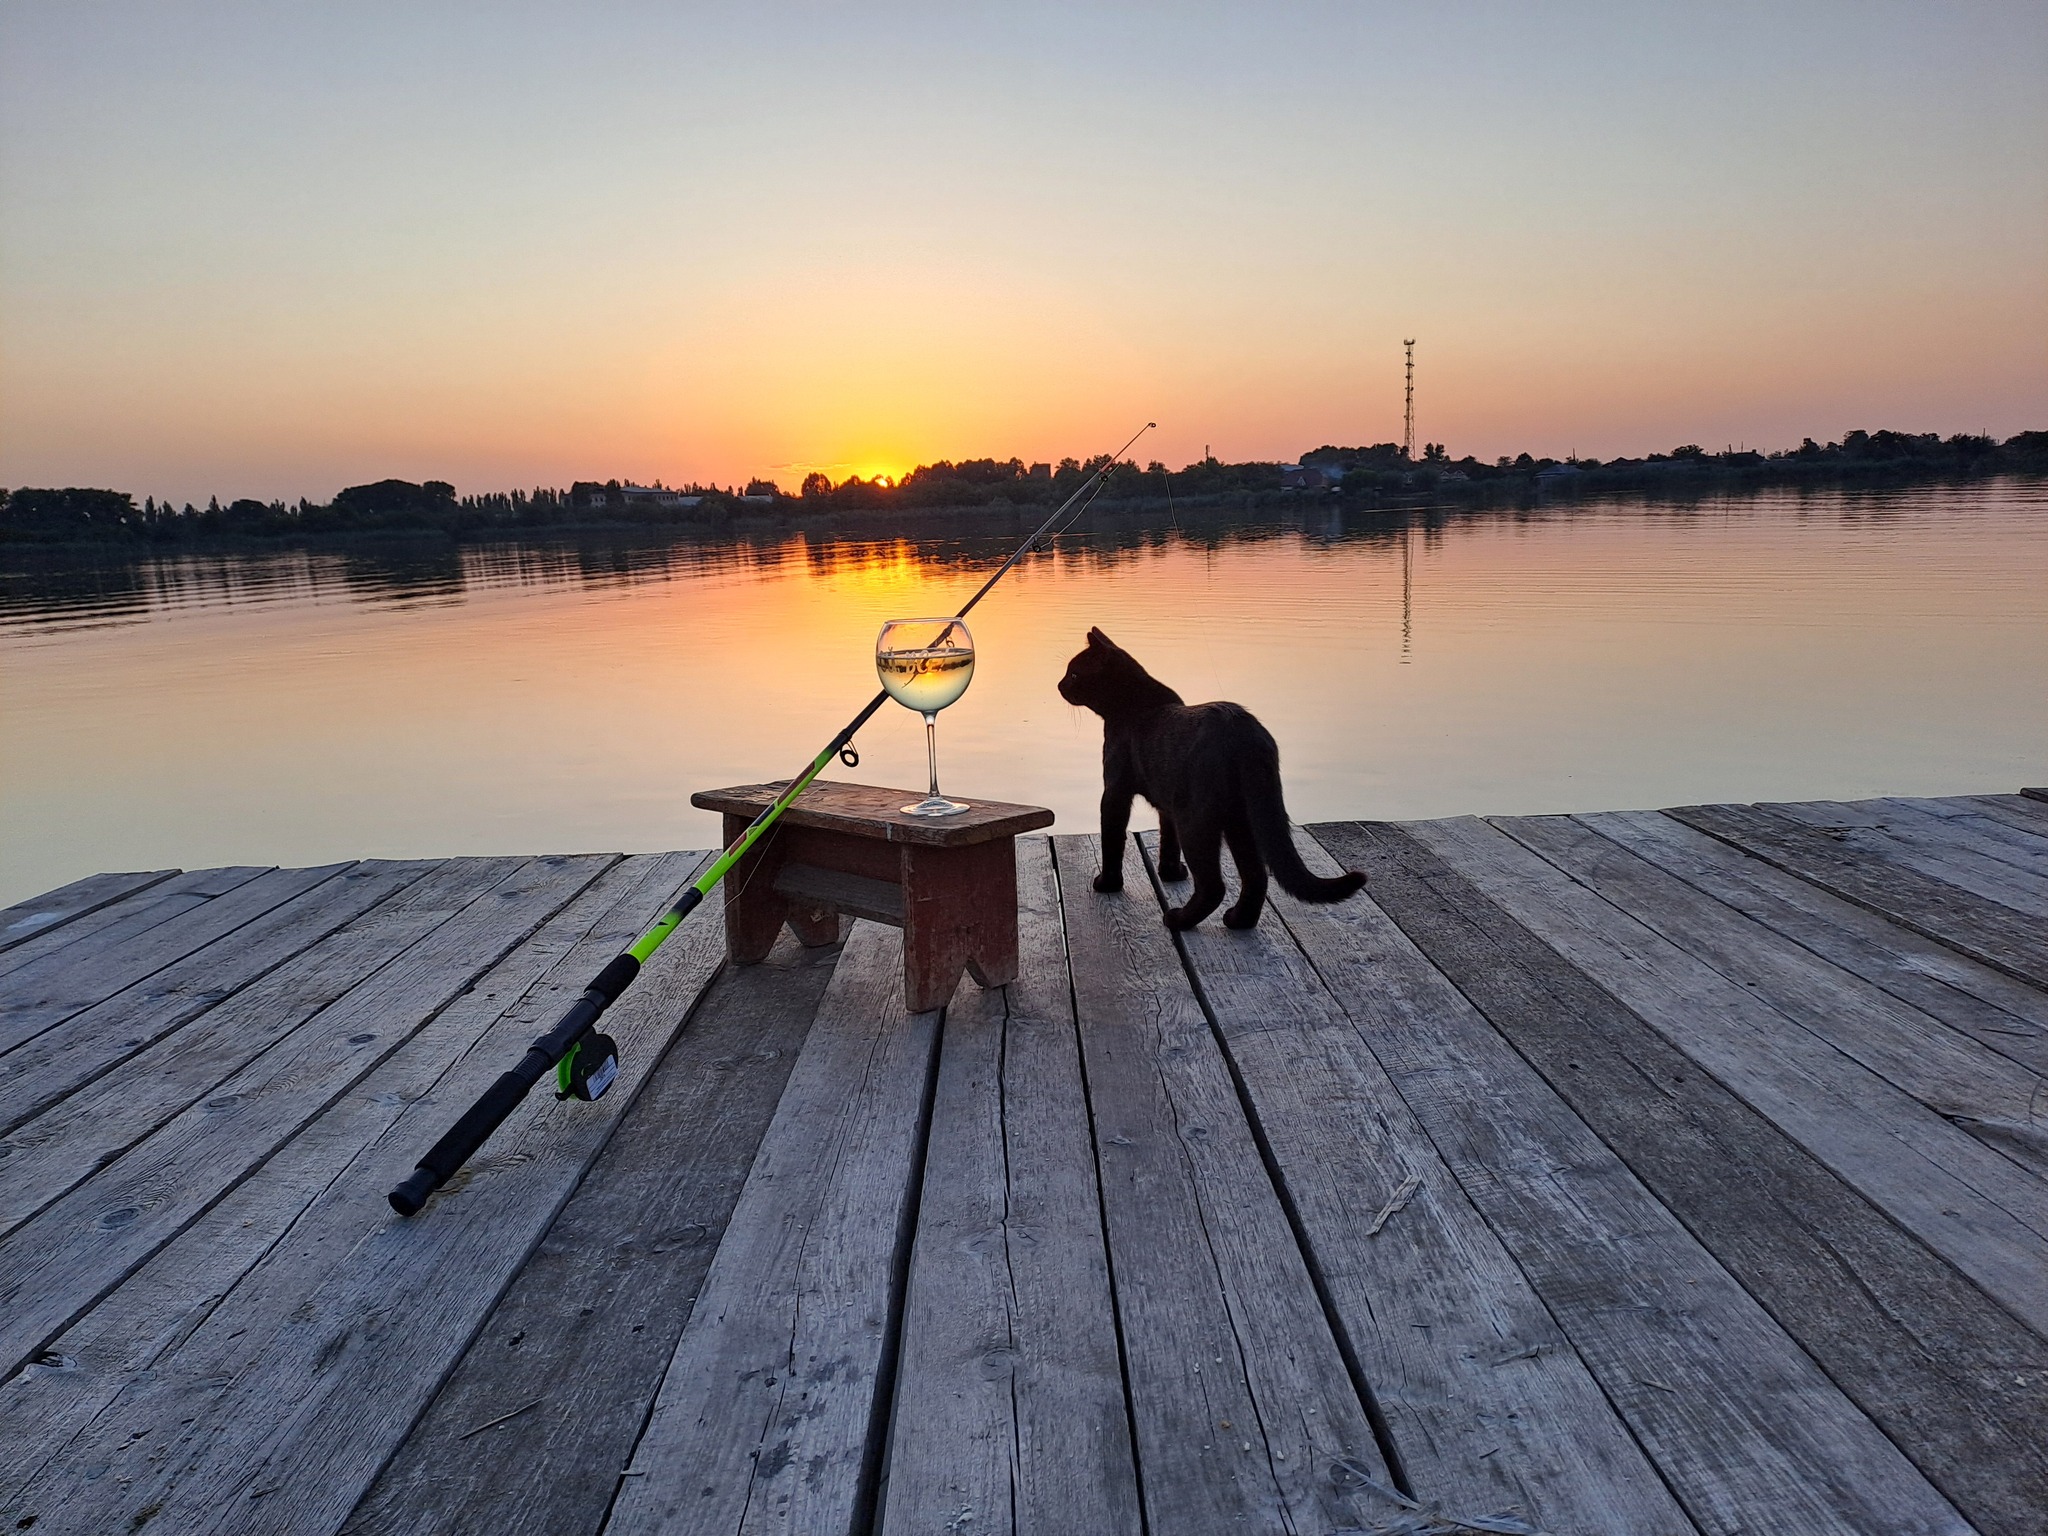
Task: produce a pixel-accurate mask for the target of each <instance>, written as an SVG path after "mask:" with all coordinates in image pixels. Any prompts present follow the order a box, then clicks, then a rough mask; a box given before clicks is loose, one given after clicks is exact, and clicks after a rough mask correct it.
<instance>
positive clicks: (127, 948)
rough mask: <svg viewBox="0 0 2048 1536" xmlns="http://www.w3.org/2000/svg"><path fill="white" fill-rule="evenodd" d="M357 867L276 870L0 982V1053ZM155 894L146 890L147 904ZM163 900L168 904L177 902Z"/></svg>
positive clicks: (74, 948) (63, 952) (87, 943)
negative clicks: (115, 939)
mask: <svg viewBox="0 0 2048 1536" xmlns="http://www.w3.org/2000/svg"><path fill="white" fill-rule="evenodd" d="M351 867H352V866H351V865H349V864H328V865H324V866H322V867H320V868H318V869H273V870H271V871H270V872H269V873H267V874H260V875H258V876H257V877H256V878H255V879H253V880H249V881H246V882H244V883H240V884H237V885H236V886H235V887H234V888H233V889H232V890H229V891H227V892H225V893H224V894H221V895H218V896H215V897H214V898H213V899H212V900H210V901H207V902H205V903H204V904H202V905H200V906H196V907H193V908H191V909H190V910H189V911H181V912H178V913H177V914H176V915H174V916H172V917H170V918H168V919H165V920H164V921H161V922H153V923H152V924H151V925H150V926H149V927H148V928H147V929H146V930H145V931H143V932H139V933H136V934H135V935H133V936H132V937H129V938H125V939H123V940H122V941H120V942H118V943H110V944H109V945H108V946H107V947H105V948H102V947H101V946H100V945H99V944H98V943H96V942H91V941H80V942H79V943H77V944H72V945H67V946H66V947H65V948H63V949H60V950H57V951H55V952H54V953H52V954H49V955H45V956H43V957H42V958H41V959H39V960H38V961H36V962H35V963H34V964H31V965H25V966H23V967H22V968H21V969H20V970H18V971H15V972H14V973H13V974H11V975H9V976H6V977H4V978H0V1051H10V1050H16V1049H19V1048H20V1047H21V1046H22V1045H23V1044H24V1043H26V1042H27V1041H30V1040H32V1039H34V1038H35V1037H36V1036H38V1035H40V1034H42V1033H43V1031H44V1030H47V1029H49V1028H50V1027H51V1026H53V1025H56V1024H61V1023H63V1022H64V1020H66V1019H68V1018H70V1017H71V1016H72V1015H73V1014H75V1013H83V1012H84V1011H85V1010H86V1009H88V1008H90V1007H92V1006H93V1005H94V1004H95V1003H100V1002H104V1001H105V1000H106V999H108V998H110V997H112V996H113V995H114V994H115V993H117V992H121V991H124V990H125V989H127V988H129V987H132V986H134V985H135V984H136V983H137V982H139V981H142V980H143V979H144V978H146V977H149V976H154V975H155V974H156V973H157V972H158V971H160V970H162V969H163V968H164V967H165V966H168V965H171V964H174V963H175V962H177V961H179V960H182V959H184V958H185V957H186V956H187V955H189V954H191V953H192V952H193V951H194V950H199V949H204V948H205V947H206V946H207V945H209V944H211V943H213V942H214V941H216V940H217V939H220V938H223V937H225V936H226V935H228V934H231V933H233V932H234V931H235V930H236V929H237V928H240V927H242V926H244V925H245V924H247V923H250V922H253V921H254V920H255V919H257V918H259V917H261V916H262V915H263V914H264V913H266V912H268V911H270V910H271V909H272V908H274V907H279V906H282V905H283V904H284V903H285V902H288V901H290V900H291V899H292V898H293V897H294V896H299V895H302V894H303V893H305V892H307V891H310V890H312V889H313V888H314V887H315V886H318V885H322V884H325V883H326V882H327V881H329V880H332V879H334V878H335V876H337V875H340V874H342V873H344V872H345V871H347V870H348V869H350V868H351ZM237 873H239V871H238V872H237ZM172 883H175V882H166V884H172ZM155 894H156V893H155V892H145V893H144V898H143V899H144V902H145V904H147V903H148V900H149V898H150V897H151V896H153V895H155ZM162 899H163V900H164V901H165V902H166V903H168V902H169V901H170V900H171V899H172V898H171V897H169V896H168V895H166V896H165V897H163V898H162ZM140 917H141V914H138V919H137V920H138V921H139V920H140ZM110 932H111V930H110Z"/></svg>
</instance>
